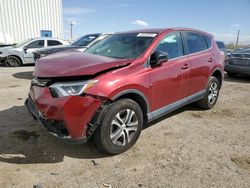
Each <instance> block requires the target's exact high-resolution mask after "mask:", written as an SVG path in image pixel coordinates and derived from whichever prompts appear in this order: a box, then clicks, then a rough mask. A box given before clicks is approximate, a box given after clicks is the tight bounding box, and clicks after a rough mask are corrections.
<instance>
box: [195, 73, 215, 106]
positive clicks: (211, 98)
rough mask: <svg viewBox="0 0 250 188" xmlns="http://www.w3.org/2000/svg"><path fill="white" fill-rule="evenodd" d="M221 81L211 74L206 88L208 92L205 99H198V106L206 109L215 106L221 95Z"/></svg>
mask: <svg viewBox="0 0 250 188" xmlns="http://www.w3.org/2000/svg"><path fill="white" fill-rule="evenodd" d="M219 92H220V82H219V81H218V79H217V78H216V77H214V76H211V77H210V79H209V82H208V85H207V88H206V93H205V96H204V98H203V99H201V100H200V101H198V106H199V107H200V108H202V109H204V110H209V109H211V108H213V107H214V105H215V104H216V102H217V99H218V97H219Z"/></svg>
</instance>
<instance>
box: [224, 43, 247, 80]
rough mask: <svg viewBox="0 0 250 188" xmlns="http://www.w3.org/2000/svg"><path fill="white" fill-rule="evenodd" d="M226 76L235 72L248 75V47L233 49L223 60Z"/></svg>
mask: <svg viewBox="0 0 250 188" xmlns="http://www.w3.org/2000/svg"><path fill="white" fill-rule="evenodd" d="M225 71H226V72H227V74H228V76H231V77H233V76H236V74H243V75H250V47H248V48H243V49H239V50H236V51H234V52H233V53H231V54H230V55H229V57H228V60H227V61H226V62H225Z"/></svg>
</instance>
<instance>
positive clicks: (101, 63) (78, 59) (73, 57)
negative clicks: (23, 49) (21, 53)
mask: <svg viewBox="0 0 250 188" xmlns="http://www.w3.org/2000/svg"><path fill="white" fill-rule="evenodd" d="M130 62H131V60H127V59H115V58H109V57H104V56H98V55H93V54H88V53H81V52H76V51H66V52H59V53H55V54H51V55H49V56H47V57H44V58H41V59H39V60H38V61H37V62H36V65H35V69H34V72H33V75H34V76H35V77H50V78H52V77H68V76H85V75H95V74H97V73H99V72H102V71H105V70H108V69H113V68H117V67H120V66H125V65H128V64H129V63H130Z"/></svg>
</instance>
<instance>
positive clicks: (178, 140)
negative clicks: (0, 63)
mask: <svg viewBox="0 0 250 188" xmlns="http://www.w3.org/2000/svg"><path fill="white" fill-rule="evenodd" d="M33 68H34V67H33V66H26V67H19V68H5V67H0V187H33V186H34V185H37V186H41V187H108V186H109V185H110V186H112V187H212V186H214V187H250V78H242V77H240V78H233V79H232V78H228V77H227V76H225V81H224V84H223V87H222V90H221V93H220V97H219V100H218V103H217V105H216V106H215V107H214V108H213V109H212V110H209V111H202V110H200V109H199V108H195V107H194V106H192V105H189V106H186V107H184V108H181V109H180V110H178V111H175V112H174V113H171V114H170V115H168V116H165V117H163V118H161V119H160V120H158V121H155V122H153V123H151V124H149V125H147V127H146V128H145V129H144V130H143V131H142V134H141V136H140V138H139V140H138V142H137V143H136V145H135V146H134V147H133V148H131V149H130V150H129V151H127V152H126V153H123V154H120V155H117V156H108V155H105V154H103V153H101V152H99V151H98V150H97V149H96V147H95V145H94V144H93V143H92V142H91V143H88V144H85V145H80V146H75V145H69V144H66V143H63V142H62V141H60V140H58V139H56V138H54V137H53V136H52V135H50V134H49V133H48V132H47V131H46V130H44V129H43V128H42V127H40V126H39V124H38V123H37V122H36V121H34V120H33V119H32V118H31V117H30V115H29V114H28V112H27V110H26V109H25V107H24V105H23V103H24V100H25V99H26V97H27V93H28V90H29V85H30V80H31V79H32V75H31V74H32V70H33Z"/></svg>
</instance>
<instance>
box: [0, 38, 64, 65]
mask: <svg viewBox="0 0 250 188" xmlns="http://www.w3.org/2000/svg"><path fill="white" fill-rule="evenodd" d="M64 44H67V43H66V42H65V41H63V40H60V39H55V38H32V39H28V40H26V41H23V42H21V43H19V44H16V45H13V46H7V47H3V48H0V62H1V63H4V65H5V66H6V67H18V66H21V65H23V64H30V63H34V56H33V53H32V52H33V51H34V50H36V49H38V48H43V47H46V46H58V45H64Z"/></svg>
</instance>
